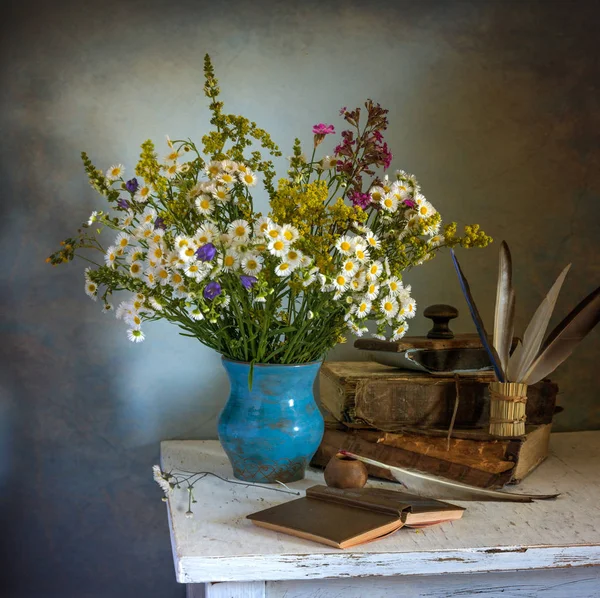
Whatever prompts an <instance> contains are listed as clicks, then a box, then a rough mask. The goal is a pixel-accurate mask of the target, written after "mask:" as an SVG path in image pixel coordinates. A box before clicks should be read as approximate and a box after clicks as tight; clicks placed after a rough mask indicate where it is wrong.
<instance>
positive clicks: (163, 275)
mask: <svg viewBox="0 0 600 598" xmlns="http://www.w3.org/2000/svg"><path fill="white" fill-rule="evenodd" d="M154 273H155V275H156V281H157V282H158V284H159V285H160V286H161V287H164V286H165V285H166V284H168V282H169V279H170V274H169V271H168V270H167V269H166V268H165V267H164V266H158V267H157V268H156V270H155V271H154Z"/></svg>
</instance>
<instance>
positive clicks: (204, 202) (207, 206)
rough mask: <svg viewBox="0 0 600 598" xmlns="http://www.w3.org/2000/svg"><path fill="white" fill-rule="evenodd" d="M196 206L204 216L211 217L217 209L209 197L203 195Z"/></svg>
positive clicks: (197, 199) (196, 202) (195, 203)
mask: <svg viewBox="0 0 600 598" xmlns="http://www.w3.org/2000/svg"><path fill="white" fill-rule="evenodd" d="M194 205H195V206H196V210H197V211H198V213H199V214H202V215H203V216H210V214H212V213H213V211H214V209H215V205H214V203H213V202H212V200H211V199H210V197H208V196H207V195H201V196H200V197H197V198H196V201H195V202H194Z"/></svg>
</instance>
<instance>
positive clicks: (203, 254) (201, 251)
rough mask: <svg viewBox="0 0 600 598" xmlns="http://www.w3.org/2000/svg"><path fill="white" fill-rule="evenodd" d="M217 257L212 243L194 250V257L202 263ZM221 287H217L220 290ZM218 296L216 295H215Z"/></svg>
mask: <svg viewBox="0 0 600 598" xmlns="http://www.w3.org/2000/svg"><path fill="white" fill-rule="evenodd" d="M215 255H217V249H216V248H215V246H214V245H213V244H212V243H207V244H206V245H202V247H199V248H198V249H196V257H197V258H198V259H199V260H200V261H202V262H210V261H212V260H213V259H214V257H215ZM220 288H221V287H219V289H220ZM217 294H218V293H217Z"/></svg>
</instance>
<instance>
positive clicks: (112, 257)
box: [104, 245, 117, 268]
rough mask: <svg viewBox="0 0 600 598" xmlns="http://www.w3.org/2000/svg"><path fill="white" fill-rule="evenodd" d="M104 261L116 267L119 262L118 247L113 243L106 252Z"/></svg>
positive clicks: (110, 266)
mask: <svg viewBox="0 0 600 598" xmlns="http://www.w3.org/2000/svg"><path fill="white" fill-rule="evenodd" d="M104 262H105V263H106V265H107V266H108V267H109V268H114V267H115V264H116V262H117V248H116V247H115V246H114V245H111V246H110V247H109V248H108V249H107V250H106V253H105V254H104Z"/></svg>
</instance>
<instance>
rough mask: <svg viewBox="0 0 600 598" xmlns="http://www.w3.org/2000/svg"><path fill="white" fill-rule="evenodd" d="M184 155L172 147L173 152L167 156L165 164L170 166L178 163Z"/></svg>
mask: <svg viewBox="0 0 600 598" xmlns="http://www.w3.org/2000/svg"><path fill="white" fill-rule="evenodd" d="M181 156H182V154H181V152H180V151H179V150H176V149H175V148H174V147H173V146H171V151H170V152H169V153H168V154H167V155H166V156H165V162H166V163H167V164H170V163H171V162H177V160H179V158H181Z"/></svg>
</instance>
